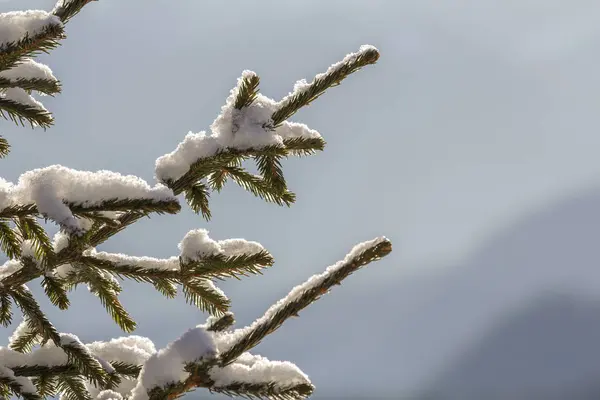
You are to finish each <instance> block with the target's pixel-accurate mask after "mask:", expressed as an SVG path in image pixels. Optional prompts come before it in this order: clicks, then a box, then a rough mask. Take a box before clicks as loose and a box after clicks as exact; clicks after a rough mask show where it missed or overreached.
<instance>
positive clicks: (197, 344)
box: [131, 326, 217, 400]
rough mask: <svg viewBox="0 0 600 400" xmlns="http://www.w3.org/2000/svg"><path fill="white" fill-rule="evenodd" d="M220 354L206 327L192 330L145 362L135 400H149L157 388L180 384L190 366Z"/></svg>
mask: <svg viewBox="0 0 600 400" xmlns="http://www.w3.org/2000/svg"><path fill="white" fill-rule="evenodd" d="M216 355H217V348H216V346H215V343H214V339H213V337H212V335H211V334H210V333H209V332H207V331H206V330H205V329H204V328H203V327H202V326H197V327H196V328H193V329H190V330H188V331H187V332H186V333H184V334H183V335H182V336H181V337H180V338H179V339H177V340H175V341H174V342H171V343H169V344H168V345H167V347H165V348H164V349H162V350H160V351H158V352H157V353H155V354H153V355H152V356H150V358H149V359H148V360H147V361H146V362H145V364H144V366H143V367H142V371H141V373H140V376H139V379H138V383H137V386H136V387H135V388H134V389H133V391H132V393H131V394H132V396H131V400H146V399H148V398H149V393H150V392H152V391H153V390H161V389H162V388H163V387H169V386H171V385H180V384H181V382H182V381H185V380H186V379H187V377H188V376H189V371H186V365H188V364H191V363H200V362H203V361H207V360H212V359H214V358H215V357H216Z"/></svg>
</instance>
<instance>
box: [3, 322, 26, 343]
mask: <svg viewBox="0 0 600 400" xmlns="http://www.w3.org/2000/svg"><path fill="white" fill-rule="evenodd" d="M28 322H29V320H28V319H26V318H23V321H21V323H20V324H19V325H18V326H17V328H16V329H15V331H14V332H13V334H12V335H11V336H10V338H8V344H9V345H12V344H13V343H14V342H15V341H16V340H17V339H18V338H20V337H21V336H23V335H26V334H28V333H29V332H31V330H30V329H29V323H28Z"/></svg>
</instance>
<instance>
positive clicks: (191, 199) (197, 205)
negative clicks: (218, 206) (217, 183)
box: [185, 182, 211, 221]
mask: <svg viewBox="0 0 600 400" xmlns="http://www.w3.org/2000/svg"><path fill="white" fill-rule="evenodd" d="M209 197H210V193H209V192H208V188H207V187H206V185H205V184H203V183H201V182H198V183H196V184H194V185H192V186H190V187H189V188H187V189H186V190H185V200H186V201H187V203H188V204H189V205H190V208H191V209H192V210H193V211H194V212H195V213H196V214H198V213H202V216H203V217H204V219H205V220H207V221H208V220H210V217H211V213H210V208H209V206H208V198H209Z"/></svg>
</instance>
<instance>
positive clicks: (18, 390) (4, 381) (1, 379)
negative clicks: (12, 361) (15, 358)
mask: <svg viewBox="0 0 600 400" xmlns="http://www.w3.org/2000/svg"><path fill="white" fill-rule="evenodd" d="M3 370H8V371H11V372H12V370H11V369H10V368H7V367H3V366H0V388H1V387H2V386H5V387H7V388H8V389H9V390H10V391H11V392H12V393H13V394H15V395H16V396H17V397H20V398H22V399H23V400H41V397H40V396H39V395H38V394H37V393H29V392H26V391H24V390H23V386H21V384H20V383H19V382H18V381H17V380H15V379H13V378H11V377H10V376H7V375H2V372H3ZM0 390H1V389H0ZM0 393H1V392H0ZM6 397H9V396H6Z"/></svg>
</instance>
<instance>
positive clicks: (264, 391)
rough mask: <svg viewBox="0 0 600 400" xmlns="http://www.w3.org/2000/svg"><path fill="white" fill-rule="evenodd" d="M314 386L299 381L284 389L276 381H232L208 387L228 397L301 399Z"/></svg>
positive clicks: (276, 399)
mask: <svg viewBox="0 0 600 400" xmlns="http://www.w3.org/2000/svg"><path fill="white" fill-rule="evenodd" d="M314 389H315V387H314V386H313V385H311V384H310V383H299V384H297V385H293V386H291V387H289V388H286V389H281V387H280V385H279V384H278V382H263V383H247V382H234V383H231V384H230V385H227V386H224V387H213V386H211V387H209V388H208V390H209V391H210V392H213V393H220V394H225V395H227V396H230V397H234V396H238V397H243V398H247V399H269V400H301V399H306V398H307V397H309V396H310V395H312V393H313V391H314Z"/></svg>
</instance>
